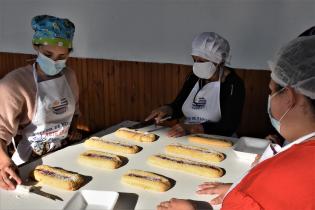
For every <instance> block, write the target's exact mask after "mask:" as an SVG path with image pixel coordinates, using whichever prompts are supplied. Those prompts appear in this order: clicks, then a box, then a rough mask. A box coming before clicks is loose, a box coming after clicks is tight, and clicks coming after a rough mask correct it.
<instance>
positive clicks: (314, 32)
mask: <svg viewBox="0 0 315 210" xmlns="http://www.w3.org/2000/svg"><path fill="white" fill-rule="evenodd" d="M313 35H315V26H313V27H311V28H309V29H307V30H306V31H304V32H303V33H301V34H300V35H299V36H298V37H303V36H313Z"/></svg>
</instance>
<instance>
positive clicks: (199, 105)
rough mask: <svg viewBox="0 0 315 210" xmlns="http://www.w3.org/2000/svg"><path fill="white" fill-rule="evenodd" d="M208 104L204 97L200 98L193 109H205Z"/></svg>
mask: <svg viewBox="0 0 315 210" xmlns="http://www.w3.org/2000/svg"><path fill="white" fill-rule="evenodd" d="M206 103H207V100H206V99H205V98H204V97H201V98H198V100H197V102H196V101H193V103H192V108H193V109H203V108H204V107H205V105H206Z"/></svg>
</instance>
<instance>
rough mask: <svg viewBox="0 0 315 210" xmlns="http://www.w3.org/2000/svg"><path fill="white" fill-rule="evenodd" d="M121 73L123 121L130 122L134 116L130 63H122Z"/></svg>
mask: <svg viewBox="0 0 315 210" xmlns="http://www.w3.org/2000/svg"><path fill="white" fill-rule="evenodd" d="M121 73H122V75H123V77H122V78H121V81H120V83H121V84H120V85H121V88H122V97H121V104H122V106H121V113H122V117H123V120H130V119H132V118H133V116H132V111H131V110H132V102H131V101H132V97H133V96H132V95H133V91H132V89H131V88H130V87H132V83H133V81H132V68H131V63H130V62H122V66H121Z"/></svg>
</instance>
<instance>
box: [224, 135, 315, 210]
mask: <svg viewBox="0 0 315 210" xmlns="http://www.w3.org/2000/svg"><path fill="white" fill-rule="evenodd" d="M222 209H223V210H236V209H242V210H254V209H255V210H256V209H257V210H258V209H268V210H282V209H283V210H291V209H292V210H299V209H303V210H308V209H309V210H311V209H315V139H314V140H309V141H306V142H303V143H300V144H296V145H293V146H292V147H291V148H289V149H288V150H286V151H283V152H281V153H280V154H278V155H276V156H275V157H272V158H270V159H267V160H265V161H263V162H262V163H260V164H258V165H257V166H256V167H254V168H253V169H252V170H251V171H250V172H249V173H248V174H247V175H246V176H245V177H244V178H243V179H242V181H241V182H240V183H239V184H238V185H237V186H236V187H235V188H234V189H233V190H232V191H231V192H230V193H228V194H227V195H226V197H225V199H224V201H223V204H222Z"/></svg>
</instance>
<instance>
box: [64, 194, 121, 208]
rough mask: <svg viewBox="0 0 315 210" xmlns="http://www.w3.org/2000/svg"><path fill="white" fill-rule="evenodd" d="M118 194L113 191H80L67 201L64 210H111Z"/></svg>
mask: <svg viewBox="0 0 315 210" xmlns="http://www.w3.org/2000/svg"><path fill="white" fill-rule="evenodd" d="M118 196H119V193H118V192H113V191H98V190H81V191H78V192H76V193H75V194H74V195H73V197H72V198H71V199H70V200H69V202H68V203H67V204H66V206H65V207H64V208H63V209H64V210H92V209H93V210H99V209H103V210H112V209H113V208H114V206H115V204H116V202H117V199H118Z"/></svg>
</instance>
